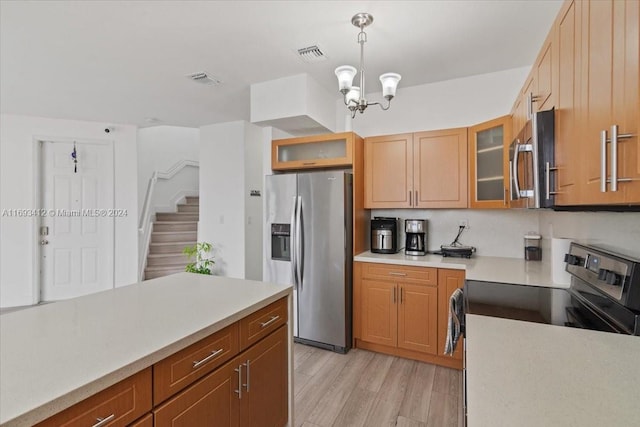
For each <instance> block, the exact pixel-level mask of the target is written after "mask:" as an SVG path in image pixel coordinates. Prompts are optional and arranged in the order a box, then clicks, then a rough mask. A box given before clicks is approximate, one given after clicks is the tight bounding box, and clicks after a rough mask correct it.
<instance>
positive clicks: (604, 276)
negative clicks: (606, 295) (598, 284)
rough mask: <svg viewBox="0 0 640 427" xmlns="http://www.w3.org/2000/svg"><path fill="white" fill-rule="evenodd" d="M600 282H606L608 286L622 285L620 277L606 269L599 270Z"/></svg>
mask: <svg viewBox="0 0 640 427" xmlns="http://www.w3.org/2000/svg"><path fill="white" fill-rule="evenodd" d="M598 280H604V281H605V282H606V284H607V285H618V284H619V283H620V275H619V274H617V273H615V272H613V271H611V270H607V269H605V268H601V269H600V270H598Z"/></svg>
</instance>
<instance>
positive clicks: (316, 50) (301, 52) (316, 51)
mask: <svg viewBox="0 0 640 427" xmlns="http://www.w3.org/2000/svg"><path fill="white" fill-rule="evenodd" d="M298 57H300V59H302V60H303V61H304V62H320V61H326V59H327V57H326V56H325V54H324V52H323V51H322V49H320V47H319V46H318V45H313V46H307V47H303V48H302V49H298Z"/></svg>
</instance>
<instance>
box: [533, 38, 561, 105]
mask: <svg viewBox="0 0 640 427" xmlns="http://www.w3.org/2000/svg"><path fill="white" fill-rule="evenodd" d="M556 48H557V47H556V45H555V29H554V28H552V29H551V31H550V32H549V35H548V36H547V39H546V40H545V42H544V44H543V45H542V50H541V51H540V54H539V55H538V58H537V60H536V62H535V64H534V66H533V75H534V82H533V87H532V89H533V97H532V102H533V106H532V110H533V111H544V110H550V109H551V108H553V107H554V105H555V100H556V98H555V93H554V87H555V85H554V80H556V79H557V78H558V77H557V72H556V68H555V67H554V64H553V63H554V59H555V58H556V52H555V49H556Z"/></svg>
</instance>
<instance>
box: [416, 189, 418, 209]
mask: <svg viewBox="0 0 640 427" xmlns="http://www.w3.org/2000/svg"><path fill="white" fill-rule="evenodd" d="M416 206H418V190H416Z"/></svg>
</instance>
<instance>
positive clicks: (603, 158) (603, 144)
mask: <svg viewBox="0 0 640 427" xmlns="http://www.w3.org/2000/svg"><path fill="white" fill-rule="evenodd" d="M600 191H601V192H602V193H606V192H607V131H606V130H603V131H601V132H600Z"/></svg>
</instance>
